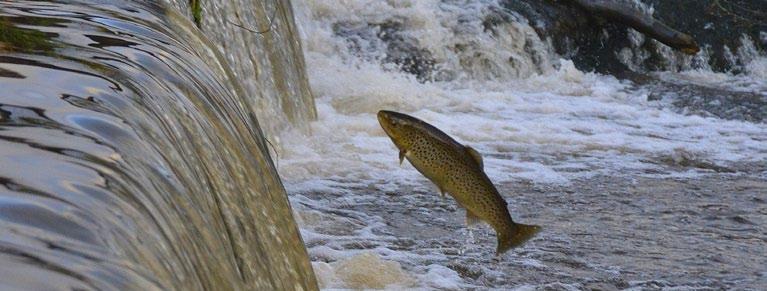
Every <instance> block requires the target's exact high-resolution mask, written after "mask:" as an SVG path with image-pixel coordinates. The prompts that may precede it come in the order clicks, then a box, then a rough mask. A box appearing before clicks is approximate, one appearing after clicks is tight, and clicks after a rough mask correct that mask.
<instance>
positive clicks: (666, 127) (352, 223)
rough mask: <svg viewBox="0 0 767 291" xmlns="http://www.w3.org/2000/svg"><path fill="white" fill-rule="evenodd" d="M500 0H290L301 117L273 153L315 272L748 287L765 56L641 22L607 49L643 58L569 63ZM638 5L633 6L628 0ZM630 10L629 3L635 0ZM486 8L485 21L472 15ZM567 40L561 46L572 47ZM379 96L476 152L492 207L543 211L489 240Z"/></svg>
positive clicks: (757, 225)
mask: <svg viewBox="0 0 767 291" xmlns="http://www.w3.org/2000/svg"><path fill="white" fill-rule="evenodd" d="M502 3H504V1H492V0H487V1H438V0H434V1H342V0H338V1H325V0H322V1H320V0H317V1H311V0H310V1H295V2H294V3H293V4H294V6H295V11H296V18H297V22H298V24H299V31H300V32H301V36H302V40H303V42H304V43H303V45H304V52H305V56H306V62H307V70H308V73H309V77H310V78H309V79H310V84H311V87H312V90H313V92H314V95H315V96H316V97H317V101H316V102H317V109H318V118H319V120H318V121H317V122H313V123H312V124H311V127H312V128H311V129H312V132H313V135H312V136H306V135H303V134H301V133H298V132H288V133H284V134H283V137H282V141H283V143H284V144H285V145H289V146H286V148H285V152H284V153H283V154H282V155H281V159H280V161H279V169H278V170H279V172H280V174H281V176H282V177H283V179H284V181H285V183H286V187H287V189H288V192H289V194H290V196H291V201H292V202H293V204H294V207H295V208H296V212H297V215H298V219H299V225H300V227H301V230H302V234H303V237H304V239H305V241H306V244H307V247H308V249H309V254H310V256H311V258H312V261H313V266H314V268H315V272H316V273H317V276H318V279H319V281H320V284H321V286H323V287H326V288H363V287H369V288H370V287H372V288H384V287H386V288H391V289H399V288H404V287H409V288H436V289H451V290H453V289H456V290H457V289H466V288H471V289H473V288H476V289H485V288H500V289H510V288H516V289H519V290H579V289H597V290H611V289H613V290H614V289H634V290H639V289H651V290H656V289H668V290H710V289H716V290H718V289H729V288H740V289H755V290H762V289H764V288H767V273H765V268H764V266H767V258H766V257H765V256H764V253H765V252H767V229H766V228H765V223H767V202H765V201H767V182H765V180H766V179H765V178H767V172H765V171H766V170H767V168H766V167H765V165H766V164H767V163H766V161H767V125H765V123H764V122H763V120H764V119H763V118H764V117H765V116H767V82H766V81H765V79H767V78H766V77H767V75H765V74H764V72H766V71H765V68H767V61H766V60H767V58H766V57H765V55H764V53H763V52H759V51H758V50H756V49H754V46H753V45H751V46H749V45H748V44H749V43H750V42H751V41H754V40H751V39H749V38H744V39H743V42H744V44H745V45H744V46H742V48H741V49H740V50H738V51H737V52H734V53H733V58H739V60H738V61H737V62H734V63H739V64H741V66H742V68H741V70H740V71H742V72H743V73H742V74H738V75H735V74H731V73H721V72H713V71H711V69H710V68H709V67H708V66H707V65H706V64H707V55H706V52H705V50H704V51H703V52H702V53H700V54H698V55H696V56H685V55H682V54H680V53H676V52H673V51H671V50H670V49H668V48H663V47H661V48H662V49H661V50H660V51H656V52H652V53H654V54H658V55H661V56H663V57H664V58H665V63H666V64H667V65H668V66H667V67H665V68H664V70H663V71H658V72H646V71H642V64H641V63H642V62H643V61H644V60H645V57H643V56H648V55H650V52H647V51H643V47H644V46H642V44H643V42H645V41H651V40H646V39H645V38H644V37H642V36H641V34H638V33H634V32H632V33H629V37H630V38H631V39H630V41H629V42H627V43H628V45H627V46H626V47H625V48H616V51H615V53H616V54H619V55H620V56H621V58H620V59H621V60H622V61H623V62H625V64H626V65H627V66H629V67H632V68H635V69H636V70H637V71H638V73H639V74H641V75H644V76H646V78H645V79H641V80H637V81H625V80H619V79H617V78H615V77H613V76H610V75H601V74H596V73H590V72H584V71H580V70H578V69H576V68H575V66H574V64H573V63H572V62H571V61H569V60H567V59H563V57H562V56H559V55H557V54H555V53H553V49H552V48H551V46H550V45H549V43H550V42H549V40H547V39H546V38H545V37H541V36H539V35H538V34H537V33H536V32H535V30H534V29H533V28H532V27H531V26H532V25H535V21H536V20H535V19H530V20H527V19H524V18H523V17H521V16H519V15H516V14H515V13H513V11H511V12H509V11H506V10H504V8H503V6H502ZM638 4H640V5H639V6H641V3H638ZM648 10H649V9H648ZM499 11H502V12H503V11H505V12H503V13H507V14H504V16H503V19H505V21H502V22H500V24H498V25H496V26H488V24H487V23H488V22H487V19H488V17H493V16H494V15H498V14H499ZM572 53H573V54H576V53H578V52H577V51H573V52H572ZM381 109H388V110H396V111H401V112H405V113H408V114H412V115H415V116H417V117H419V118H422V119H424V120H425V121H427V122H429V123H431V124H433V125H435V126H437V127H438V128H441V129H443V130H444V131H445V132H447V133H448V134H450V135H452V136H454V137H455V138H456V139H457V140H459V141H460V142H463V143H466V144H468V145H471V146H472V147H474V148H476V149H477V150H478V151H479V152H481V153H482V154H483V156H484V164H485V171H486V172H487V174H488V176H489V177H490V178H491V180H493V181H494V182H495V183H496V185H497V186H498V189H499V191H500V192H501V193H502V195H504V197H505V198H506V199H507V200H508V202H509V207H510V210H511V212H512V216H513V217H514V218H515V219H516V220H518V221H521V222H524V223H530V224H538V225H542V226H544V231H543V232H542V233H541V234H540V235H539V236H538V237H537V238H535V239H533V240H532V241H530V242H529V243H528V244H526V245H525V246H524V247H522V248H519V249H515V250H513V251H511V252H509V253H507V254H506V255H504V256H502V257H500V258H494V256H493V252H494V250H495V236H494V233H493V232H492V231H491V230H490V229H488V228H487V227H481V228H479V229H474V230H473V231H468V230H467V229H466V227H465V226H464V212H463V210H461V209H460V207H459V206H458V205H456V203H455V202H454V201H453V200H452V199H442V198H440V195H439V193H438V190H437V189H436V187H434V186H433V185H432V184H431V182H429V181H428V180H426V179H425V178H423V177H422V176H421V175H420V174H419V173H418V172H417V171H416V170H415V169H414V168H413V167H412V166H410V165H409V164H408V163H407V162H405V163H404V164H403V165H402V166H400V165H399V164H398V159H397V150H396V149H395V147H394V146H393V144H392V143H391V141H390V140H389V138H388V137H386V136H385V134H384V132H383V131H382V130H381V129H380V127H379V125H378V122H377V120H376V117H375V113H376V112H377V111H378V110H381Z"/></svg>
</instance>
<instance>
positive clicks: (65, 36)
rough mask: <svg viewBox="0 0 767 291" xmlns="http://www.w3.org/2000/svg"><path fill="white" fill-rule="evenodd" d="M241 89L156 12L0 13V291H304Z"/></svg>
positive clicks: (122, 6) (16, 8) (59, 9)
mask: <svg viewBox="0 0 767 291" xmlns="http://www.w3.org/2000/svg"><path fill="white" fill-rule="evenodd" d="M283 17H285V16H284V15H283ZM288 17H289V16H288ZM287 19H290V18H287ZM283 54H284V53H283ZM265 55H266V56H267V57H268V54H265ZM273 61H274V62H275V66H277V62H278V60H273ZM285 66H289V64H286V65H285ZM270 75H271V76H272V78H274V80H275V82H282V83H299V82H300V80H286V79H280V80H278V81H277V79H279V78H283V77H284V76H281V75H277V74H270ZM285 78H287V77H285ZM248 86H250V87H259V83H258V81H253V82H251V83H250V84H249V85H248ZM259 90H261V91H260V92H261V93H262V94H272V95H274V94H283V95H286V96H288V95H290V97H291V98H292V97H294V96H292V95H291V94H293V93H291V92H283V91H279V92H278V93H275V92H269V91H270V90H278V89H275V87H274V86H271V85H269V84H263V85H261V86H260V88H259ZM254 92H257V90H251V89H248V90H244V89H243V88H242V87H241V83H240V79H239V78H237V77H236V74H235V73H233V72H232V71H231V69H230V66H229V65H228V62H227V60H226V58H225V57H224V56H222V55H220V54H219V53H218V50H217V49H216V46H215V45H214V44H212V43H211V42H210V41H208V40H207V39H206V38H205V37H204V36H203V35H202V34H200V33H199V31H198V30H197V29H196V28H195V27H194V24H192V22H190V21H188V20H187V19H186V18H185V17H183V16H182V15H180V14H178V13H176V12H175V11H174V10H172V9H166V8H165V7H164V6H162V5H159V4H157V3H142V2H127V1H115V2H104V1H98V2H87V1H83V2H80V1H67V2H54V3H50V2H39V1H2V2H0V233H1V234H2V235H1V236H0V274H2V275H0V289H3V290H12V289H24V290H54V289H55V290H58V289H61V290H97V289H98V290H169V289H178V290H201V289H206V290H242V289H277V290H288V289H297V290H311V289H314V288H316V283H315V279H314V276H313V274H312V270H311V268H310V266H309V261H308V259H307V256H306V250H305V248H304V246H303V243H302V241H301V239H300V237H299V233H298V229H297V228H296V225H295V223H294V221H293V218H292V216H291V209H290V206H289V204H288V200H287V197H286V195H285V191H284V188H283V187H282V184H281V182H280V179H279V177H278V176H277V174H276V171H275V168H274V166H273V164H272V161H271V159H270V157H269V153H268V148H267V144H266V143H265V140H264V135H263V133H262V132H261V129H260V126H259V122H258V120H257V119H256V117H257V114H256V112H255V111H254V110H253V109H254V108H258V107H259V106H262V105H257V104H256V102H257V100H258V99H257V98H255V97H253V94H254ZM296 98H298V97H296ZM309 110H310V111H311V110H313V109H309ZM259 113H260V112H259ZM273 124H278V121H274V123H273ZM281 126H285V125H281Z"/></svg>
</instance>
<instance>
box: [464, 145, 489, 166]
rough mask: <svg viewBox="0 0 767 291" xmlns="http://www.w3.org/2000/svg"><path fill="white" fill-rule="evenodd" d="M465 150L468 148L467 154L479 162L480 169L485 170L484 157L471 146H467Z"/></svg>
mask: <svg viewBox="0 0 767 291" xmlns="http://www.w3.org/2000/svg"><path fill="white" fill-rule="evenodd" d="M465 148H466V152H467V153H469V155H470V156H471V157H472V158H474V160H475V161H476V162H477V165H479V168H480V169H484V168H485V165H484V163H483V162H482V155H480V154H479V152H478V151H477V150H475V149H474V148H472V147H470V146H465Z"/></svg>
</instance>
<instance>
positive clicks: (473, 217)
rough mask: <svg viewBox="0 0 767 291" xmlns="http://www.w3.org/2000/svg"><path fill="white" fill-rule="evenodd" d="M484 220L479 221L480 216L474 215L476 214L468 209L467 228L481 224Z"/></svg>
mask: <svg viewBox="0 0 767 291" xmlns="http://www.w3.org/2000/svg"><path fill="white" fill-rule="evenodd" d="M481 221H482V220H481V219H479V217H478V216H476V215H474V213H471V211H469V210H468V209H466V226H472V225H475V224H477V223H480V222H481Z"/></svg>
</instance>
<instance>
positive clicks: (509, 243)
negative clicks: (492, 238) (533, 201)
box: [495, 223, 541, 256]
mask: <svg viewBox="0 0 767 291" xmlns="http://www.w3.org/2000/svg"><path fill="white" fill-rule="evenodd" d="M539 231H541V227H540V226H537V225H527V224H520V223H514V224H513V225H512V226H511V227H509V228H507V229H506V231H501V232H498V247H497V248H496V249H495V255H496V256H498V255H501V254H503V253H505V252H506V251H508V250H510V249H512V248H515V247H518V246H521V245H522V244H524V243H525V242H526V241H528V240H529V239H531V238H533V237H534V236H535V234H537V233H538V232H539Z"/></svg>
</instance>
